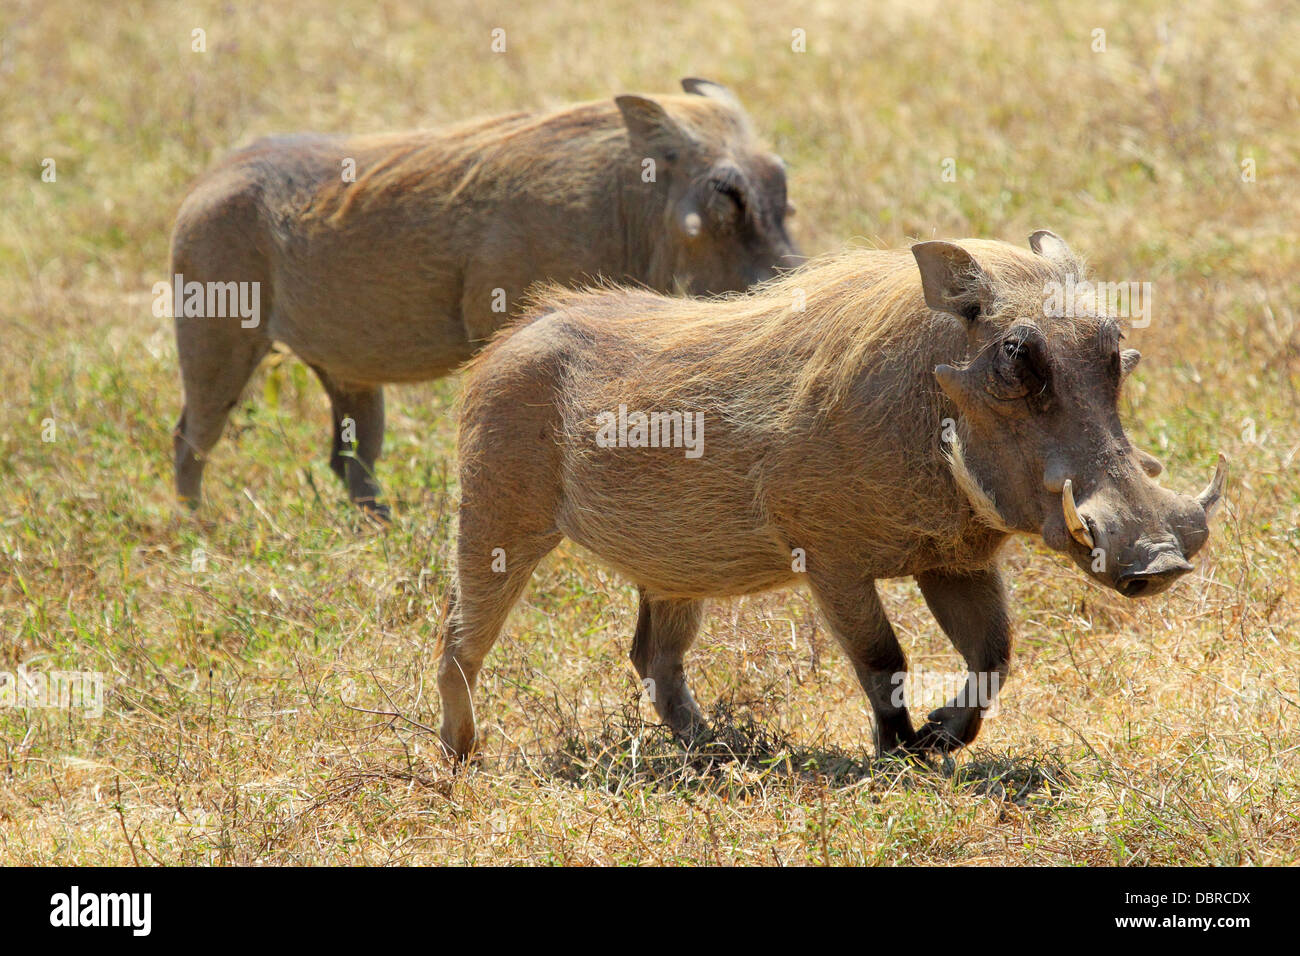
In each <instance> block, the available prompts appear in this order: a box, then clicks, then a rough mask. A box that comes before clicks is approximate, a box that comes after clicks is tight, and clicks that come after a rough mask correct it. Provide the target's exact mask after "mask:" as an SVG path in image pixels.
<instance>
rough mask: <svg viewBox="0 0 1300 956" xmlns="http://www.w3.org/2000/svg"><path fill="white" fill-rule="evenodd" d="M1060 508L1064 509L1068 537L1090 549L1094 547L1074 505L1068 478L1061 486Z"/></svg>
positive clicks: (1090, 536) (1072, 490) (1090, 535)
mask: <svg viewBox="0 0 1300 956" xmlns="http://www.w3.org/2000/svg"><path fill="white" fill-rule="evenodd" d="M1061 508H1062V510H1064V511H1065V526H1066V527H1067V528H1069V529H1070V537H1072V538H1074V540H1075V541H1077V542H1079V543H1080V544H1081V545H1083V546H1084V547H1085V548H1087V549H1088V550H1090V551H1091V550H1092V549H1093V548H1094V547H1095V545H1094V544H1093V541H1092V532H1091V531H1089V530H1088V526H1087V525H1086V524H1084V522H1083V519H1082V518H1080V517H1079V509H1078V508H1076V507H1075V506H1074V485H1073V483H1072V482H1071V481H1070V479H1069V478H1066V479H1065V486H1064V487H1062V488H1061Z"/></svg>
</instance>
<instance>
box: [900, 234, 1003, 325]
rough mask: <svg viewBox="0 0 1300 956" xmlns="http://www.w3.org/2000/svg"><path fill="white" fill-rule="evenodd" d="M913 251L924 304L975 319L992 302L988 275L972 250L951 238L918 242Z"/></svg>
mask: <svg viewBox="0 0 1300 956" xmlns="http://www.w3.org/2000/svg"><path fill="white" fill-rule="evenodd" d="M912 255H914V256H915V257H916V264H917V266H918V267H919V268H920V270H921V289H922V291H923V292H924V293H925V304H926V305H928V306H929V307H930V308H932V309H934V310H935V311H936V312H947V313H949V314H950V315H955V316H958V317H959V318H962V319H965V320H966V321H967V322H974V321H975V320H977V319H978V318H979V317H980V314H981V313H984V312H987V311H988V309H989V306H990V305H992V302H993V288H992V284H991V283H990V282H989V277H988V275H987V274H985V272H984V270H983V269H981V268H980V265H979V263H978V262H976V261H975V260H974V259H973V258H971V254H970V253H969V252H967V251H966V250H965V249H963V248H962V247H961V246H959V245H957V244H956V243H953V242H944V241H943V240H935V241H933V242H918V243H917V244H916V245H914V246H912Z"/></svg>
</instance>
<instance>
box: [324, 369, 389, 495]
mask: <svg viewBox="0 0 1300 956" xmlns="http://www.w3.org/2000/svg"><path fill="white" fill-rule="evenodd" d="M312 370H313V371H314V372H315V373H316V375H317V377H318V378H319V379H320V381H321V384H322V385H324V386H325V391H326V392H327V393H328V394H329V397H330V410H331V413H332V415H333V418H334V440H333V443H332V444H331V446H330V468H331V469H332V470H333V472H334V474H336V475H338V476H339V477H340V478H341V479H343V483H344V484H345V485H346V486H347V489H348V496H349V497H350V498H351V499H352V500H353V502H355V503H356V504H357V505H358V506H360V507H361V508H363V509H364V510H366V511H368V512H369V513H371V514H373V515H374V516H375V517H377V518H383V519H385V520H387V519H388V517H389V514H390V512H389V509H388V506H387V505H384V504H380V503H379V501H378V499H379V494H380V488H379V482H378V481H377V480H376V479H375V461H376V460H377V459H378V458H379V453H380V451H381V450H382V449H383V446H384V393H383V390H382V389H380V388H379V387H378V386H374V387H371V388H347V387H344V386H342V385H340V384H339V383H338V382H336V381H334V380H333V379H332V378H330V376H329V375H327V374H326V373H325V371H324V370H323V369H320V368H317V367H316V366H314V365H313V366H312Z"/></svg>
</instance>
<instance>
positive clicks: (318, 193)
mask: <svg viewBox="0 0 1300 956" xmlns="http://www.w3.org/2000/svg"><path fill="white" fill-rule="evenodd" d="M682 85H683V87H684V88H685V90H686V94H685V95H683V94H678V95H673V96H661V97H656V98H654V99H651V98H647V97H644V96H631V95H628V96H619V97H616V98H615V99H613V100H609V101H601V102H594V103H581V104H578V105H574V106H568V107H565V108H563V109H559V110H556V111H554V112H539V113H513V114H510V115H508V116H498V117H494V118H491V119H483V120H475V121H472V122H469V123H465V124H463V125H459V126H452V127H449V128H445V129H438V130H433V131H421V132H411V133H401V134H396V135H381V136H362V137H356V138H341V137H340V138H336V137H327V136H315V135H301V136H292V137H283V138H274V139H266V140H261V141H258V142H256V143H254V144H253V145H252V146H250V147H248V148H247V149H244V150H242V151H240V152H237V153H235V154H234V155H233V156H231V157H229V158H228V159H227V160H225V162H223V163H221V164H220V165H219V166H217V167H216V168H215V169H214V170H213V171H212V172H210V173H209V174H208V175H207V176H206V177H204V178H203V179H202V180H201V181H200V182H199V183H198V184H197V185H196V186H195V188H194V190H193V191H192V192H191V193H190V195H189V196H188V198H187V199H186V200H185V202H184V204H183V205H182V206H181V210H180V213H179V215H178V217H177V221H176V227H175V231H174V234H173V236H172V273H173V277H176V276H183V277H184V279H183V286H182V280H180V279H177V280H176V284H177V285H178V286H182V288H190V287H192V288H194V289H195V290H196V296H195V298H194V299H193V300H192V301H191V300H190V299H189V296H188V295H186V296H184V299H185V301H179V300H178V301H175V302H174V303H173V308H174V312H175V315H176V341H177V348H178V351H179V354H180V366H181V377H182V380H183V385H184V389H185V407H184V410H183V411H182V413H181V417H180V421H179V423H178V424H177V426H176V431H175V442H174V444H175V469H176V490H177V493H178V494H179V496H180V497H181V499H182V500H185V501H187V502H189V503H190V504H191V505H192V506H193V505H197V503H198V501H199V496H200V483H201V479H202V473H203V463H204V456H205V455H206V454H207V453H208V452H209V451H210V450H211V448H212V447H213V445H214V444H216V442H217V439H218V438H220V436H221V432H222V429H223V428H224V426H225V422H226V417H227V415H228V414H229V412H230V410H231V408H233V407H234V405H235V403H236V402H237V401H238V400H239V396H240V394H241V393H242V392H243V389H244V386H245V385H246V384H247V382H248V379H249V377H250V376H251V375H252V373H253V370H254V369H255V368H256V367H257V365H258V363H259V362H260V361H261V359H262V358H263V356H265V354H266V353H267V351H268V350H269V349H270V347H271V345H272V343H273V342H281V343H283V344H285V345H287V346H288V347H289V348H291V349H292V350H293V351H294V352H295V353H297V354H298V355H299V356H300V357H301V358H302V359H303V360H304V361H305V362H306V363H307V364H308V365H310V366H311V367H312V368H313V369H314V370H315V372H316V374H317V375H318V376H319V378H320V380H321V382H322V384H323V385H324V386H325V390H326V392H328V393H329V398H330V403H331V405H332V409H333V417H334V441H333V445H332V447H331V453H330V466H331V468H333V470H334V471H335V472H336V473H337V474H338V475H339V477H340V478H342V479H343V480H344V481H345V483H346V485H347V487H348V490H349V493H350V494H351V496H352V498H353V499H354V500H356V501H358V502H359V503H361V504H363V505H369V506H371V507H373V508H374V510H375V511H377V512H379V513H380V514H385V513H386V509H385V508H384V507H383V506H377V505H375V504H374V502H375V497H376V495H377V494H378V491H379V486H378V484H377V482H376V481H375V477H374V463H375V459H376V458H377V457H378V456H379V452H380V446H381V443H382V441H383V432H384V400H383V393H382V391H381V386H382V385H383V384H384V383H390V382H415V381H421V380H425V379H430V378H434V377H436V376H439V375H443V374H445V373H447V372H449V371H451V370H452V369H455V368H456V367H457V366H459V365H461V364H462V363H463V362H464V361H465V360H466V359H468V358H469V357H470V356H471V355H473V354H474V353H475V352H476V351H477V350H478V349H479V348H480V346H482V345H483V344H485V343H486V341H487V339H488V338H489V337H490V336H491V334H492V333H493V332H494V331H495V330H496V329H497V328H499V327H500V326H501V325H503V324H504V323H505V321H506V320H507V319H508V318H509V317H510V315H512V314H515V313H517V312H518V311H519V308H520V304H521V302H522V298H523V293H524V290H525V289H526V288H527V287H528V286H529V285H530V284H532V283H533V282H535V281H537V280H543V279H544V280H549V281H553V282H558V283H562V284H578V283H585V282H589V281H591V280H592V279H593V278H595V277H602V278H604V279H607V280H617V281H621V282H628V283H637V284H642V285H644V286H647V287H649V288H652V289H656V290H659V291H661V292H687V293H691V294H704V293H720V292H728V291H738V290H743V289H745V288H747V287H748V286H750V285H751V284H753V283H755V282H758V281H760V280H762V279H765V278H768V277H770V276H771V275H772V274H773V272H774V271H775V270H776V269H777V268H778V267H780V266H782V265H790V264H794V259H795V250H794V247H793V246H792V245H791V242H790V239H789V237H788V235H787V233H786V227H785V219H786V216H787V213H788V211H789V208H790V207H789V205H788V203H787V199H786V182H785V172H784V167H783V164H782V162H781V160H780V159H779V158H777V157H776V156H774V155H773V154H772V153H770V152H768V151H767V150H766V149H765V148H764V147H762V145H761V144H760V143H759V142H758V140H757V139H756V138H755V135H754V133H753V131H752V128H751V126H750V122H749V119H748V117H747V116H746V114H745V112H744V110H743V109H742V108H741V106H740V104H739V103H738V102H737V100H736V99H735V97H734V96H733V95H732V94H731V93H730V92H729V91H728V90H726V89H725V88H724V87H722V86H719V85H718V84H715V83H710V82H708V81H707V80H698V79H687V80H683V81H682ZM192 283H198V285H193V286H192ZM236 284H238V285H236ZM250 284H253V285H252V288H253V290H254V291H255V293H256V295H245V296H244V297H243V298H242V299H237V301H240V302H244V303H251V302H256V303H257V304H258V305H259V307H260V308H259V310H258V311H259V315H257V316H254V317H253V318H252V319H250V318H249V317H248V316H246V315H243V314H242V313H241V314H239V315H234V316H231V317H228V318H222V317H217V316H214V315H207V314H206V309H205V307H204V302H203V296H202V295H201V294H197V293H198V292H199V291H200V290H202V289H205V288H206V289H208V290H213V289H216V290H224V294H225V297H226V298H227V299H229V298H230V297H231V294H230V293H231V291H236V290H239V289H243V288H247V286H248V285H250ZM222 311H225V310H222Z"/></svg>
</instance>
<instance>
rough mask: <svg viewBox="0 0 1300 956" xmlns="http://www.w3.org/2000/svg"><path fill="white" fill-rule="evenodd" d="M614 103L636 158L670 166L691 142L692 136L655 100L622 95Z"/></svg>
mask: <svg viewBox="0 0 1300 956" xmlns="http://www.w3.org/2000/svg"><path fill="white" fill-rule="evenodd" d="M614 102H615V103H616V104H618V109H619V112H621V113H622V114H623V123H624V124H625V125H626V126H627V135H628V142H629V144H630V145H631V147H632V152H634V153H636V154H637V155H641V156H655V157H658V158H659V159H662V160H665V161H666V162H672V161H673V160H675V159H676V158H677V157H678V156H679V155H680V154H681V151H682V150H684V149H685V148H687V147H688V146H690V145H691V143H692V142H693V140H692V138H691V134H690V133H688V132H686V130H684V129H682V127H681V126H680V125H679V124H678V122H677V121H676V120H675V119H673V118H672V117H671V116H669V115H668V111H667V110H665V109H664V108H663V107H662V106H660V105H659V104H658V103H656V102H655V101H654V100H651V99H646V98H645V97H644V96H633V95H632V94H624V95H623V96H616V97H614Z"/></svg>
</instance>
